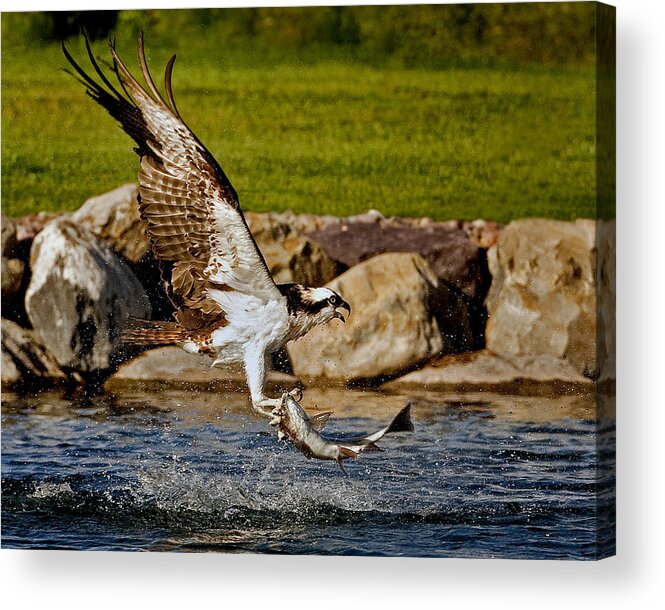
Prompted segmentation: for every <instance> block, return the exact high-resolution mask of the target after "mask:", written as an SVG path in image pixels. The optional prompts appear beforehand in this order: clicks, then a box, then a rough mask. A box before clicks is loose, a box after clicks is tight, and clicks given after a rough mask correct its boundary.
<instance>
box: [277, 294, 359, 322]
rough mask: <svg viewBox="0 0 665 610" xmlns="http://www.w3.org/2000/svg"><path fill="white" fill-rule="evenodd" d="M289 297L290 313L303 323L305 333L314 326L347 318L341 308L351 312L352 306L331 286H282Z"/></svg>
mask: <svg viewBox="0 0 665 610" xmlns="http://www.w3.org/2000/svg"><path fill="white" fill-rule="evenodd" d="M280 289H281V290H282V293H283V294H284V296H285V297H286V299H287V303H288V308H289V314H290V315H291V316H292V317H294V318H295V319H297V320H298V321H299V322H300V324H302V325H303V329H302V330H303V331H304V332H303V334H304V333H305V332H307V331H309V330H310V329H311V328H312V327H314V326H317V325H319V324H326V323H327V322H330V321H331V320H335V319H337V320H341V321H342V322H345V321H346V319H345V318H344V315H343V314H342V312H341V311H340V310H345V311H346V313H347V314H350V313H351V306H350V305H349V304H348V303H347V302H346V301H345V300H344V299H343V298H342V297H341V296H340V295H339V294H337V293H336V292H335V291H334V290H331V289H330V288H309V287H307V286H302V285H300V284H290V285H288V286H286V287H281V286H280Z"/></svg>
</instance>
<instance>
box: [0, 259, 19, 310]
mask: <svg viewBox="0 0 665 610" xmlns="http://www.w3.org/2000/svg"><path fill="white" fill-rule="evenodd" d="M24 271H25V263H24V262H23V261H22V260H20V259H18V258H6V257H4V256H3V257H2V304H3V307H4V306H5V305H6V304H7V300H8V299H13V298H14V297H15V296H16V294H17V293H18V291H19V288H20V287H21V280H22V279H23V272H24Z"/></svg>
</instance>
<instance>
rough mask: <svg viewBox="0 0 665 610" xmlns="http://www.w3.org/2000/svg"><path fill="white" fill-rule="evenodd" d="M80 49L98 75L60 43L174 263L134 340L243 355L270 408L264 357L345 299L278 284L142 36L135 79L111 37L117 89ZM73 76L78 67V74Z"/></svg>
mask: <svg viewBox="0 0 665 610" xmlns="http://www.w3.org/2000/svg"><path fill="white" fill-rule="evenodd" d="M86 48H87V51H88V56H89V59H90V62H91V64H92V67H93V68H94V70H95V72H96V74H97V76H98V77H99V81H100V82H97V81H96V80H95V79H93V78H92V77H91V76H90V75H88V74H87V73H86V72H85V71H84V70H83V69H82V68H81V67H80V65H79V64H78V63H77V62H76V61H75V60H74V59H73V57H72V56H71V55H70V53H69V52H68V51H67V49H66V48H65V47H64V45H63V51H64V53H65V56H66V57H67V59H68V61H69V62H70V64H71V65H72V66H73V67H74V69H75V70H76V73H77V74H78V76H77V78H78V80H79V81H80V82H82V83H83V84H84V85H85V87H86V90H87V93H88V94H89V95H90V96H91V97H92V98H93V99H94V100H95V101H96V102H98V103H99V104H100V105H101V106H103V107H104V108H105V109H106V110H107V111H108V112H109V114H111V116H112V117H114V118H115V119H116V120H118V121H119V122H120V124H121V126H122V128H123V129H124V130H125V132H126V133H127V134H128V135H129V136H131V137H132V138H133V139H134V141H135V142H136V144H137V148H136V149H135V150H136V152H137V153H138V154H139V156H140V158H141V162H140V169H139V174H138V178H139V212H140V216H141V218H142V219H143V220H144V221H145V222H146V223H147V231H148V235H149V237H150V239H151V244H152V250H153V253H154V255H155V257H156V258H157V259H158V260H161V261H168V262H170V264H171V276H170V278H169V279H170V281H169V293H170V297H171V300H172V301H173V304H174V306H175V309H176V311H175V314H174V318H175V320H174V321H173V322H157V321H145V322H137V323H136V324H135V326H134V328H133V329H130V330H129V332H128V338H129V339H130V340H133V341H135V342H137V343H144V344H147V343H153V344H165V343H177V344H179V345H181V346H182V347H183V348H185V349H186V350H188V351H192V352H201V353H208V354H211V355H214V356H215V357H216V359H215V362H216V363H218V364H219V363H225V362H243V364H244V365H245V370H246V372H247V378H248V384H249V387H250V391H251V394H252V401H253V404H254V406H255V407H256V408H258V409H260V410H261V409H262V407H272V406H274V402H275V401H274V400H271V399H268V398H267V397H265V395H264V393H263V386H264V381H265V359H266V356H267V355H268V354H269V353H270V352H271V351H273V350H275V349H278V348H279V347H281V346H282V345H284V343H286V342H287V341H289V340H291V339H295V338H297V337H299V336H302V335H303V334H304V333H306V332H308V331H309V330H310V329H311V328H312V327H313V326H314V325H316V324H320V323H326V322H328V321H329V320H331V319H333V318H341V319H343V318H342V316H341V314H340V313H339V312H337V308H339V307H343V308H345V309H347V310H349V306H348V304H347V303H346V302H345V301H343V300H342V299H341V297H339V295H336V294H335V293H334V292H333V291H331V290H329V289H325V288H317V289H311V288H306V287H304V286H298V285H287V286H277V285H276V284H275V282H274V280H273V278H272V275H271V274H270V271H269V270H268V267H267V265H266V263H265V260H264V258H263V256H262V254H261V252H260V251H259V249H258V247H257V245H256V242H255V241H254V238H253V237H252V234H251V232H250V230H249V228H248V226H247V223H246V221H245V218H244V216H243V214H242V211H241V209H240V205H239V202H238V196H237V194H236V191H235V189H234V188H233V186H232V185H231V183H230V182H229V180H228V178H227V177H226V175H225V174H224V171H223V170H222V168H221V167H220V166H219V164H218V163H217V161H216V160H215V158H214V157H213V156H212V154H211V153H210V152H209V151H208V150H207V149H206V148H205V147H204V146H203V144H202V143H201V142H200V140H199V139H198V138H197V137H196V136H195V135H194V134H193V133H192V131H191V130H190V129H189V128H188V127H187V125H186V124H185V123H184V121H183V120H182V118H181V116H180V113H179V112H178V109H177V107H176V105H175V101H174V98H173V91H172V86H171V78H172V71H173V65H174V62H175V55H174V56H173V57H172V58H171V59H170V60H169V62H168V63H167V66H166V71H165V78H164V87H165V92H166V99H164V97H163V96H162V95H161V93H160V92H159V90H158V88H157V86H156V85H155V83H154V81H153V79H152V77H151V75H150V72H149V70H148V66H147V62H146V58H145V51H144V45H143V36H142V35H140V36H139V40H138V58H139V64H140V67H141V72H142V74H143V78H144V80H145V83H146V85H145V86H144V85H141V84H140V83H139V82H138V80H137V79H136V78H135V77H134V76H133V75H132V74H131V72H130V71H129V69H128V68H127V66H126V65H125V64H124V63H123V61H122V60H121V59H120V57H119V56H118V54H117V53H116V50H115V48H114V45H113V44H111V47H110V50H111V56H112V58H113V70H114V72H115V75H116V77H117V79H118V82H119V86H120V89H121V90H119V89H118V88H117V87H115V86H114V85H113V84H112V83H111V82H110V80H109V79H108V78H107V76H106V75H105V74H104V73H103V71H102V70H101V68H100V67H99V65H98V63H97V61H96V60H95V58H94V56H93V54H92V51H91V48H90V45H89V43H88V40H87V38H86ZM75 76H76V75H75Z"/></svg>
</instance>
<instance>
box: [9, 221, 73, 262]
mask: <svg viewBox="0 0 665 610" xmlns="http://www.w3.org/2000/svg"><path fill="white" fill-rule="evenodd" d="M61 216H64V214H63V213H62V212H38V213H37V214H27V215H26V216H22V217H21V218H17V219H16V220H15V222H16V240H17V241H18V246H19V249H20V250H21V252H22V253H26V254H28V255H29V252H30V247H31V246H32V241H33V239H34V238H35V237H36V236H37V235H38V234H39V233H41V232H42V231H43V230H44V227H45V226H46V225H47V224H48V223H50V222H51V221H52V220H55V219H56V218H60V217H61Z"/></svg>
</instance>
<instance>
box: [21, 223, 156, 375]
mask: <svg viewBox="0 0 665 610" xmlns="http://www.w3.org/2000/svg"><path fill="white" fill-rule="evenodd" d="M30 266H31V268H32V277H31V279H30V284H29V286H28V290H27V293H26V298H25V304H26V310H27V313H28V317H29V319H30V323H31V324H32V327H33V328H34V329H35V332H36V334H37V336H38V337H39V338H40V339H41V341H42V342H43V343H44V345H46V347H47V348H48V349H49V350H50V351H51V352H52V353H53V355H54V356H55V358H56V360H57V361H58V363H59V364H60V366H61V367H66V368H70V369H75V370H79V371H82V372H86V373H91V372H95V371H99V370H101V369H108V368H109V367H112V366H113V365H114V364H115V362H116V360H117V358H118V357H119V356H120V355H121V350H120V345H119V328H120V325H121V324H122V323H123V322H124V321H125V320H126V319H127V317H128V316H133V317H139V318H145V317H149V315H150V304H149V302H148V298H147V297H146V294H145V291H144V289H143V287H142V286H141V284H140V283H139V282H138V280H137V279H136V278H135V277H134V275H133V274H132V272H131V270H130V269H129V267H127V265H125V264H124V263H123V262H122V261H121V260H120V258H118V256H117V255H116V254H114V253H113V251H112V250H111V249H110V248H108V247H107V246H106V245H105V244H104V243H102V242H101V241H100V240H99V239H97V238H96V237H95V236H94V235H92V234H91V233H89V232H88V231H86V230H85V229H84V228H82V227H81V226H79V225H76V224H74V223H73V222H71V221H70V220H68V219H67V218H61V219H57V220H53V221H52V222H50V223H49V224H48V225H47V226H46V227H45V228H44V230H43V231H42V232H41V233H39V234H38V235H37V237H35V240H34V243H33V245H32V250H31V255H30Z"/></svg>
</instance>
